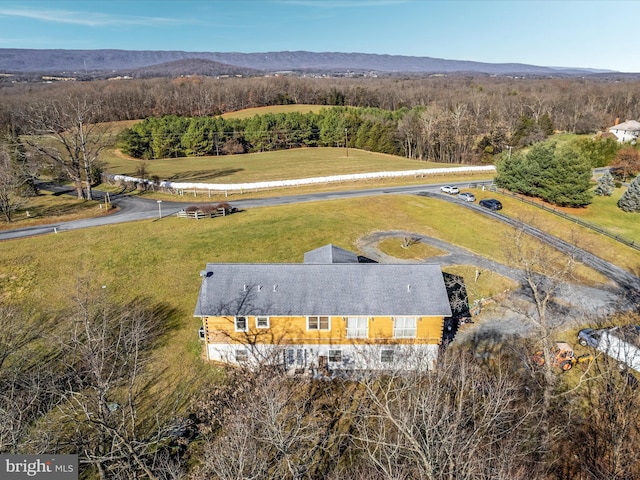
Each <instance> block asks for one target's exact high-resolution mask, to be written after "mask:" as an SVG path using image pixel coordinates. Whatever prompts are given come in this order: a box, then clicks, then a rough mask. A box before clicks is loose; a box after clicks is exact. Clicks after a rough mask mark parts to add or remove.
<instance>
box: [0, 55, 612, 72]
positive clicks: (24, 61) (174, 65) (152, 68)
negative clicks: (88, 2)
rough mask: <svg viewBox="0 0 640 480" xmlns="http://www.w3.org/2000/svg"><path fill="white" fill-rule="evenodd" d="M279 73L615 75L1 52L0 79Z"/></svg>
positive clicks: (441, 62)
mask: <svg viewBox="0 0 640 480" xmlns="http://www.w3.org/2000/svg"><path fill="white" fill-rule="evenodd" d="M278 72H280V73H281V72H290V73H292V74H320V75H345V74H353V75H434V74H455V73H473V74H486V75H518V76H519V75H522V76H549V77H559V76H576V75H578V76H586V75H603V74H604V75H607V74H616V73H618V72H614V71H611V70H597V69H590V68H564V67H544V66H536V65H527V64H522V63H482V62H472V61H462V60H445V59H441V58H431V57H410V56H403V55H377V54H369V53H337V52H325V53H315V52H305V51H296V52H266V53H216V52H182V51H150V50H31V49H11V48H2V49H0V74H16V75H19V74H30V75H31V76H32V75H34V74H42V75H51V76H53V75H59V76H73V77H78V78H107V77H111V76H131V77H134V78H145V77H152V76H180V75H207V76H221V75H229V76H234V75H235V76H257V75H265V74H273V73H278Z"/></svg>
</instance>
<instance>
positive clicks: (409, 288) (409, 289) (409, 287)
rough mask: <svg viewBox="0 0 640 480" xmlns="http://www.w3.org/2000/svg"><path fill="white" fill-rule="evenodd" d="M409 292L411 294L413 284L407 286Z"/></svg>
mask: <svg viewBox="0 0 640 480" xmlns="http://www.w3.org/2000/svg"><path fill="white" fill-rule="evenodd" d="M407 292H409V293H411V284H410V283H409V284H407Z"/></svg>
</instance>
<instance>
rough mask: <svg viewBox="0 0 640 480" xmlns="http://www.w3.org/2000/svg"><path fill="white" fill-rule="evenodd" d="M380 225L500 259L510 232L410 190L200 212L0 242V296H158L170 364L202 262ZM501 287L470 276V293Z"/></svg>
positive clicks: (243, 258) (180, 345)
mask: <svg viewBox="0 0 640 480" xmlns="http://www.w3.org/2000/svg"><path fill="white" fill-rule="evenodd" d="M379 230H382V231H387V230H406V231H410V232H415V233H418V234H423V235H431V236H434V237H438V238H442V239H443V240H447V241H450V242H453V243H455V244H458V245H460V246H462V247H465V248H468V249H469V250H471V251H474V252H476V253H478V254H480V255H484V256H488V257H491V258H495V259H496V260H498V261H501V262H508V258H509V239H510V238H512V237H513V232H512V231H511V229H510V228H509V227H506V226H504V225H501V224H500V223H497V222H495V221H493V220H492V219H489V218H487V217H485V216H483V215H480V214H477V213H475V212H472V211H469V210H467V209H464V208H463V207H462V206H459V205H455V204H450V203H448V202H443V201H440V200H437V199H430V198H425V197H418V196H412V195H398V196H378V197H365V198H357V199H349V200H333V201H326V202H314V203H303V204H297V205H286V206H280V207H263V208H255V209H251V210H248V211H245V212H240V213H237V214H233V215H230V216H227V217H219V218H215V219H209V220H198V221H196V220H187V219H178V218H176V217H168V218H165V219H163V220H160V221H152V220H149V221H143V222H133V223H126V224H118V225H111V226H105V227H96V228H89V229H83V230H75V231H68V232H62V233H58V234H50V235H46V236H39V237H34V238H27V239H22V240H12V241H6V242H3V243H2V247H3V248H2V249H0V292H2V293H1V295H2V298H0V301H3V302H10V301H12V300H24V301H27V302H28V303H29V304H30V305H32V306H33V307H35V308H37V309H38V310H40V311H45V312H55V311H59V310H60V309H63V308H67V307H68V306H69V303H70V302H71V301H72V298H73V295H74V292H75V291H76V285H77V282H78V279H90V280H91V281H92V282H93V284H94V285H95V286H96V289H99V288H101V286H102V285H104V286H105V291H106V292H107V293H108V295H110V296H111V298H113V299H122V300H127V299H131V298H134V297H148V298H150V299H152V300H153V301H154V302H165V303H167V304H168V305H169V306H170V307H171V308H172V309H175V311H176V315H177V316H178V317H179V318H178V320H179V322H178V323H179V325H180V328H179V329H178V330H176V331H174V332H173V333H172V334H171V339H170V341H168V342H167V344H166V346H165V347H163V349H162V356H161V357H160V358H159V359H158V361H159V362H161V363H163V364H164V367H166V368H170V364H171V363H172V362H178V363H180V362H181V359H182V358H183V357H184V355H185V354H186V353H187V352H190V354H191V355H192V357H193V358H194V359H195V358H197V357H198V355H199V344H198V340H197V327H198V320H197V319H194V318H192V314H193V310H194V308H195V303H196V299H197V296H198V289H199V286H200V277H199V272H200V271H201V270H202V269H203V268H204V266H205V265H206V263H207V262H248V263H255V262H257V263H261V262H266V263H271V262H293V263H298V262H302V260H303V255H304V252H306V251H308V250H311V249H314V248H317V247H320V246H322V245H325V244H327V243H333V244H335V245H338V246H340V247H343V248H347V249H350V250H352V251H357V244H358V239H359V238H360V237H362V236H364V235H367V234H369V233H371V232H374V231H379ZM398 241H399V242H400V241H401V240H400V239H399V240H398ZM578 274H579V276H580V278H581V279H582V280H583V281H585V282H592V281H595V282H598V281H600V282H604V281H606V279H604V278H601V277H600V276H598V275H597V274H595V273H594V272H592V271H591V270H589V269H580V270H579V271H578ZM481 278H482V279H484V278H485V276H484V275H483V276H481ZM486 278H487V279H488V278H489V275H487V276H486ZM503 286H504V283H502V282H495V283H494V282H488V281H487V282H486V283H480V284H477V285H474V288H473V289H471V295H472V298H471V301H473V300H474V299H475V298H479V297H489V296H491V295H494V294H497V293H500V291H502V289H503ZM165 362H168V364H165Z"/></svg>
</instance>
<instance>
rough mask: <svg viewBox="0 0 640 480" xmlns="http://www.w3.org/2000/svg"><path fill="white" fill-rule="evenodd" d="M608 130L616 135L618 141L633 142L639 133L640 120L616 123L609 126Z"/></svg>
mask: <svg viewBox="0 0 640 480" xmlns="http://www.w3.org/2000/svg"><path fill="white" fill-rule="evenodd" d="M609 132H611V133H612V134H614V135H615V136H616V138H617V139H618V142H635V141H636V140H637V139H638V136H639V135H640V122H638V121H636V120H627V121H626V122H622V123H616V125H614V126H613V127H609Z"/></svg>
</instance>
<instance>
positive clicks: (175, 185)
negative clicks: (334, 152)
mask: <svg viewBox="0 0 640 480" xmlns="http://www.w3.org/2000/svg"><path fill="white" fill-rule="evenodd" d="M495 170H496V167H495V166H493V165H485V166H479V167H472V166H469V167H450V168H426V169H422V170H400V171H397V172H372V173H352V174H349V175H331V176H328V177H313V178H299V179H295V180H274V181H271V182H253V183H186V182H168V181H162V182H160V185H159V186H160V187H163V188H169V189H174V190H204V191H207V190H208V191H210V192H212V191H215V192H225V193H226V192H236V191H239V192H243V191H247V190H265V189H272V188H282V187H293V186H300V185H312V184H317V183H331V182H348V181H353V180H368V179H376V178H394V177H423V176H429V175H457V174H461V173H483V172H495ZM113 179H114V180H115V181H121V182H138V183H140V182H144V183H151V182H150V181H149V180H141V179H139V178H135V177H128V176H126V175H114V176H113Z"/></svg>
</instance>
